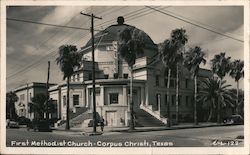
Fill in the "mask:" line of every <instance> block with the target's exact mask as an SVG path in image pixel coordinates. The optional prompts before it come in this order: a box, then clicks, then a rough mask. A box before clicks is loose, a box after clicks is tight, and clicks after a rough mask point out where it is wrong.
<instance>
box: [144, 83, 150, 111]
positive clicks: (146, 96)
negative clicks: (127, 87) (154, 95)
mask: <svg viewBox="0 0 250 155" xmlns="http://www.w3.org/2000/svg"><path fill="white" fill-rule="evenodd" d="M144 92H145V93H144V95H145V97H144V98H145V105H146V106H148V98H149V97H148V95H149V94H148V86H147V85H146V87H145V90H144Z"/></svg>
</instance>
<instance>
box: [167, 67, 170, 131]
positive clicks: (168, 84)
mask: <svg viewBox="0 0 250 155" xmlns="http://www.w3.org/2000/svg"><path fill="white" fill-rule="evenodd" d="M170 77H171V69H170V68H169V69H168V82H167V106H168V109H167V110H168V121H167V126H168V127H171V114H170V90H169V88H170Z"/></svg>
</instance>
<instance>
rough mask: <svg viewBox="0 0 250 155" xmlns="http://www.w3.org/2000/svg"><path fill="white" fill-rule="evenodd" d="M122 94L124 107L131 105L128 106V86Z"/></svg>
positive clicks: (123, 89)
mask: <svg viewBox="0 0 250 155" xmlns="http://www.w3.org/2000/svg"><path fill="white" fill-rule="evenodd" d="M122 94H123V105H129V104H128V96H127V86H123V88H122Z"/></svg>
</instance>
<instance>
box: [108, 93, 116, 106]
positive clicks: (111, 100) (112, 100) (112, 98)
mask: <svg viewBox="0 0 250 155" xmlns="http://www.w3.org/2000/svg"><path fill="white" fill-rule="evenodd" d="M109 104H118V93H112V94H109Z"/></svg>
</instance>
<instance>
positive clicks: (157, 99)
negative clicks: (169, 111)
mask: <svg viewBox="0 0 250 155" xmlns="http://www.w3.org/2000/svg"><path fill="white" fill-rule="evenodd" d="M159 105H161V94H156V106H157V109H158V110H159Z"/></svg>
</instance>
